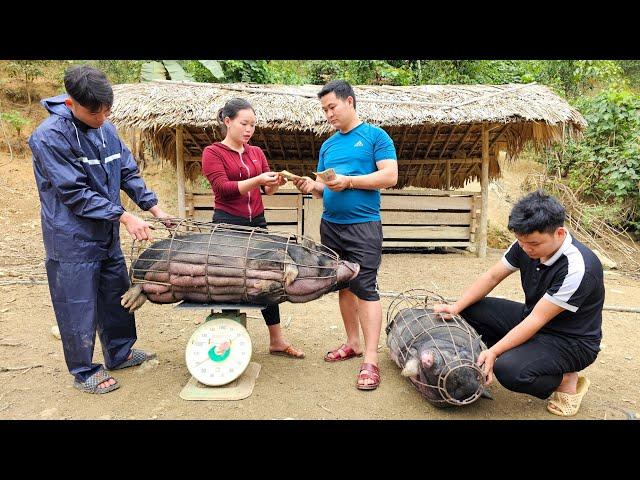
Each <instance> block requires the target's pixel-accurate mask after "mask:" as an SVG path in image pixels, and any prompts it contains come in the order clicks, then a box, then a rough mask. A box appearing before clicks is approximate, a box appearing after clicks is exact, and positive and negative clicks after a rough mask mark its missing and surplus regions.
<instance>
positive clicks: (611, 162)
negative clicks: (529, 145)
mask: <svg viewBox="0 0 640 480" xmlns="http://www.w3.org/2000/svg"><path fill="white" fill-rule="evenodd" d="M576 108H577V109H578V110H579V111H580V112H581V113H582V114H583V115H584V117H585V119H586V120H587V122H588V123H589V126H588V128H587V131H586V133H585V136H584V139H583V140H582V141H579V142H574V141H569V142H568V144H567V147H566V150H565V152H564V154H563V155H561V156H556V157H554V158H550V159H549V166H550V168H551V170H552V171H558V172H560V173H561V175H564V176H566V177H567V178H568V181H569V185H570V186H571V188H572V189H573V190H574V192H575V193H576V194H578V195H583V196H588V197H591V198H593V199H596V200H597V202H598V203H600V204H607V203H608V204H611V205H614V206H617V207H620V208H622V207H624V208H625V209H626V211H627V212H629V214H625V215H621V216H619V217H617V221H616V223H617V224H620V225H624V224H625V223H627V222H630V223H631V224H634V225H637V223H634V222H638V221H640V96H639V95H637V94H634V93H632V92H630V91H629V90H627V89H624V88H620V87H618V86H615V85H614V86H611V87H610V88H607V89H606V90H603V91H601V92H600V93H598V94H597V95H595V96H593V97H591V98H589V97H582V98H580V99H579V100H578V101H576ZM627 224H629V223H627ZM636 228H637V227H636Z"/></svg>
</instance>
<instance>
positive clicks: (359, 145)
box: [353, 140, 364, 147]
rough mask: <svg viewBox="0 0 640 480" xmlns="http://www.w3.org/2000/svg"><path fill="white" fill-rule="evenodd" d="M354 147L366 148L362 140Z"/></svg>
mask: <svg viewBox="0 0 640 480" xmlns="http://www.w3.org/2000/svg"><path fill="white" fill-rule="evenodd" d="M353 146H354V147H364V144H363V143H362V140H358V141H357V142H356V143H354V144H353Z"/></svg>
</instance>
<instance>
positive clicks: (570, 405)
mask: <svg viewBox="0 0 640 480" xmlns="http://www.w3.org/2000/svg"><path fill="white" fill-rule="evenodd" d="M589 385H591V382H590V381H589V379H588V378H587V377H578V386H577V387H576V393H565V392H553V394H552V395H551V397H550V398H549V401H548V403H547V410H548V411H549V412H550V413H553V414H554V415H559V416H561V417H572V416H574V415H575V414H576V413H578V410H579V409H580V404H581V403H582V398H583V397H584V395H585V393H587V390H588V389H589Z"/></svg>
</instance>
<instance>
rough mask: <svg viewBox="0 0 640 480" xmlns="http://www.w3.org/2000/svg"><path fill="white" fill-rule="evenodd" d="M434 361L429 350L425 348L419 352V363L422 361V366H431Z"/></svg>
mask: <svg viewBox="0 0 640 480" xmlns="http://www.w3.org/2000/svg"><path fill="white" fill-rule="evenodd" d="M434 361H435V359H434V357H433V352H432V351H431V350H427V351H426V352H422V354H420V363H422V366H423V367H424V368H431V367H433V363H434Z"/></svg>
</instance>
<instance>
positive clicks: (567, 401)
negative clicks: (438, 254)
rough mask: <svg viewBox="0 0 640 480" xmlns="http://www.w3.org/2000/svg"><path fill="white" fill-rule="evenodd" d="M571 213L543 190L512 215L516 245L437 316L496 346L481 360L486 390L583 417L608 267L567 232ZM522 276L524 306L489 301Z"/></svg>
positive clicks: (439, 307)
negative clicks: (497, 386) (455, 319)
mask: <svg viewBox="0 0 640 480" xmlns="http://www.w3.org/2000/svg"><path fill="white" fill-rule="evenodd" d="M565 216H566V213H565V209H564V207H563V206H562V205H561V204H560V203H559V202H558V201H557V200H556V199H555V198H554V197H552V196H550V195H546V194H545V193H544V192H542V191H540V190H538V191H536V192H533V193H530V194H529V195H527V196H525V197H523V198H521V199H520V200H519V201H518V203H516V204H515V206H514V207H513V209H512V210H511V214H510V215H509V230H511V231H512V232H514V233H515V236H516V238H517V240H516V241H515V242H513V243H512V244H511V246H510V247H509V248H508V249H507V251H506V252H505V254H504V255H503V257H502V259H501V261H499V262H497V263H496V264H495V265H493V266H492V267H491V268H490V269H489V270H488V271H487V272H485V273H483V274H482V275H480V277H479V278H478V279H477V280H476V281H475V282H474V283H473V284H472V285H471V286H470V287H469V288H468V289H467V290H466V291H465V292H464V294H463V295H462V297H461V298H460V299H459V300H458V301H457V302H455V303H454V304H453V305H434V307H433V309H434V311H436V312H443V313H444V314H445V318H447V317H448V316H449V315H447V314H460V315H461V316H462V317H464V318H465V319H466V320H467V321H468V322H469V323H470V324H471V325H472V326H473V327H474V328H475V329H476V330H477V331H478V333H479V334H481V335H482V338H483V339H484V341H485V343H486V344H487V346H488V347H489V348H488V349H487V350H484V351H483V352H481V353H480V355H479V357H478V360H477V363H478V365H482V366H483V370H484V373H485V375H486V376H487V384H489V383H491V381H492V380H493V375H494V374H495V376H496V378H497V379H498V380H499V381H500V383H501V384H502V386H504V387H505V388H507V389H509V390H512V391H515V392H520V393H526V394H529V395H533V396H535V397H538V398H540V399H546V398H549V401H548V403H547V410H549V412H551V413H553V414H555V415H560V416H572V415H575V414H576V413H578V409H579V408H580V403H581V401H582V397H583V396H584V394H585V393H586V392H587V389H588V388H589V383H590V382H589V380H588V379H587V377H585V376H579V375H578V372H579V371H580V370H583V369H584V368H586V367H587V366H588V365H590V364H592V363H593V362H594V361H595V359H596V357H597V355H598V352H599V351H600V340H601V339H602V306H603V304H604V281H603V273H602V264H601V263H600V260H598V257H596V255H595V254H594V253H593V252H592V251H591V250H589V248H587V247H586V246H585V245H583V244H582V243H580V242H579V241H577V240H576V239H575V238H573V237H572V236H571V235H570V234H569V231H568V230H567V229H566V227H565V226H564V221H565ZM517 270H520V280H521V283H522V289H523V291H524V296H525V302H524V304H523V303H519V302H512V301H511V300H505V299H501V298H492V297H486V295H487V294H488V293H489V292H490V291H491V290H493V289H494V288H495V287H496V286H497V285H498V284H499V283H500V282H502V280H504V279H505V278H506V277H507V276H509V275H510V274H512V273H513V272H515V271H517Z"/></svg>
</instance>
